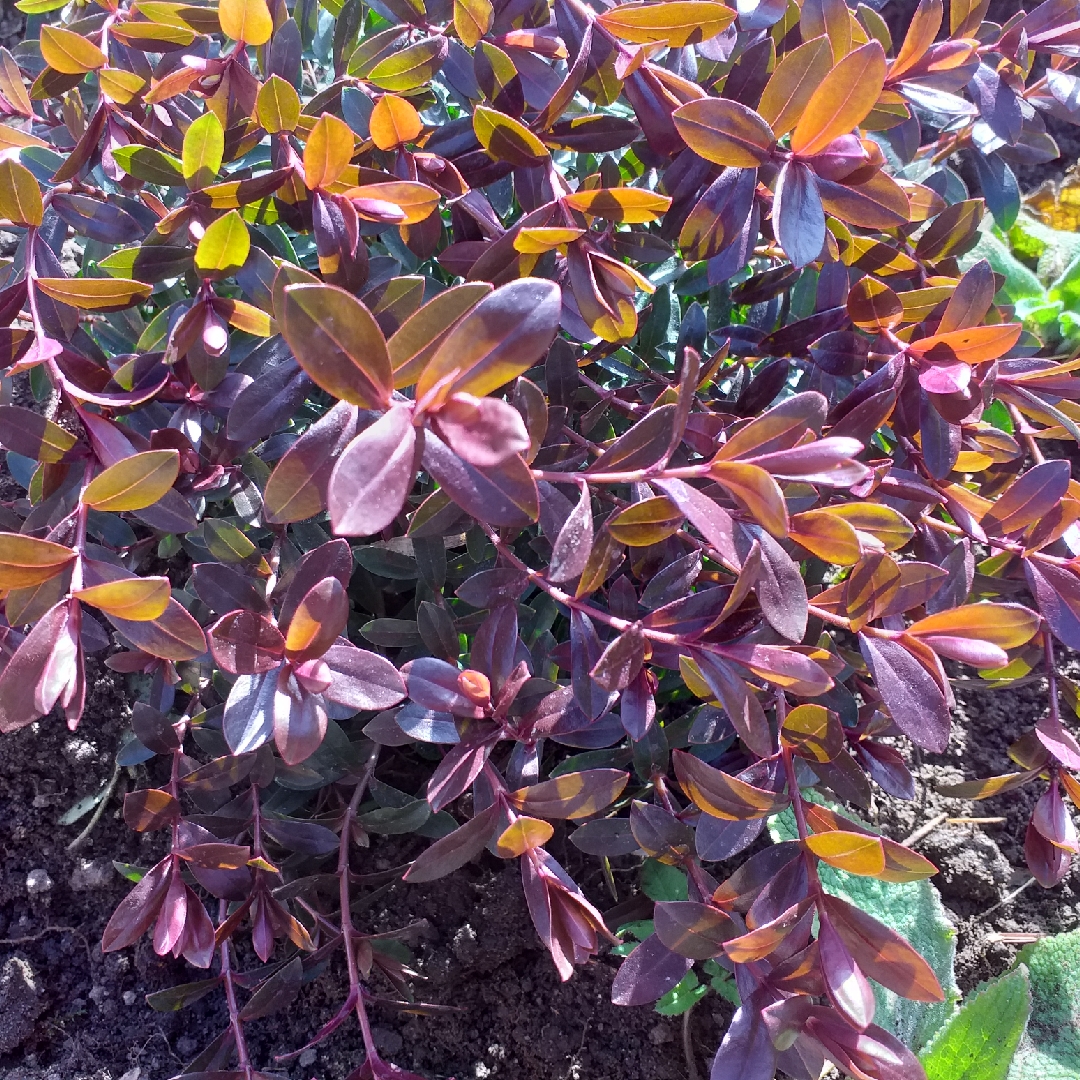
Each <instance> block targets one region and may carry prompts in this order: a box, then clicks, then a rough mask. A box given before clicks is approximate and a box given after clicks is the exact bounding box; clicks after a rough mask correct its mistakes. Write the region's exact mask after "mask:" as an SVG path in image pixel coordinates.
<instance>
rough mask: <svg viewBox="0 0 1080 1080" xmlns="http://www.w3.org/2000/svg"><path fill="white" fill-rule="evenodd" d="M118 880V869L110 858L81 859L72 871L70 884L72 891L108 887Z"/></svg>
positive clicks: (86, 890)
mask: <svg viewBox="0 0 1080 1080" xmlns="http://www.w3.org/2000/svg"><path fill="white" fill-rule="evenodd" d="M115 880H117V877H116V871H115V870H114V869H113V866H112V863H111V862H110V861H109V860H108V859H80V860H79V861H78V864H77V865H76V867H75V869H74V870H72V872H71V877H70V878H69V879H68V885H69V886H70V887H71V891H72V892H88V891H90V890H94V889H107V888H108V887H109V886H110V885H111V884H112V883H113V881H115Z"/></svg>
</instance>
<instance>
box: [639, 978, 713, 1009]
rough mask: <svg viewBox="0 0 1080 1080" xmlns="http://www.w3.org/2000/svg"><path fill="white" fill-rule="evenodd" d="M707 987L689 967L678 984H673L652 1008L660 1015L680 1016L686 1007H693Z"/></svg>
mask: <svg viewBox="0 0 1080 1080" xmlns="http://www.w3.org/2000/svg"><path fill="white" fill-rule="evenodd" d="M708 992H709V987H708V986H707V985H704V984H702V982H701V980H700V979H699V978H698V977H697V974H696V973H695V972H694V970H693V968H691V969H690V970H689V971H688V972H687V973H686V974H685V975H684V976H683V977H682V982H680V983H679V984H678V986H673V987H672V988H671V989H670V990H669V991H668V992H667V993H666V994H665V995H664V996H663V997H662V998H660V1000H659V1001H657V1003H656V1004H655V1005H654V1006H653V1008H654V1009H655V1010H656V1011H657V1012H658V1013H659V1014H660V1015H661V1016H681V1015H682V1014H683V1013H684V1012H686V1011H687V1009H691V1008H693V1007H694V1006H695V1005H696V1004H697V1003H698V1002H699V1001H700V1000H701V999H702V998H703V997H704V996H705V995H706V994H707V993H708Z"/></svg>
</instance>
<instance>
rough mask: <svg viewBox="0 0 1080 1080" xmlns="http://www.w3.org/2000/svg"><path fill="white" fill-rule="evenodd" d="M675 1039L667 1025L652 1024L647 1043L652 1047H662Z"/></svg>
mask: <svg viewBox="0 0 1080 1080" xmlns="http://www.w3.org/2000/svg"><path fill="white" fill-rule="evenodd" d="M674 1038H675V1036H674V1035H672V1033H671V1029H670V1028H669V1027H668V1025H667V1024H664V1023H660V1024H654V1025H653V1026H652V1027H651V1028H649V1042H651V1043H652V1044H653V1046H663V1045H664V1043H669V1042H671V1041H672V1040H673V1039H674Z"/></svg>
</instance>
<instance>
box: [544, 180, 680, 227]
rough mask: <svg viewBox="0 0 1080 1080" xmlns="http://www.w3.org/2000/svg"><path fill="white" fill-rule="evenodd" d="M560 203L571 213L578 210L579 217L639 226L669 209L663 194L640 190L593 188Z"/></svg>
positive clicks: (665, 196)
mask: <svg viewBox="0 0 1080 1080" xmlns="http://www.w3.org/2000/svg"><path fill="white" fill-rule="evenodd" d="M563 203H564V205H566V206H569V207H570V209H571V210H580V211H581V212H582V213H583V214H591V215H592V216H593V217H600V218H604V219H606V220H607V221H621V222H626V223H627V224H630V225H642V224H644V223H645V222H648V221H655V220H656V219H657V218H658V217H660V216H662V215H663V214H665V213H666V212H667V209H668V207H669V206H671V199H670V198H669V197H668V196H667V195H657V193H656V192H655V191H644V190H643V189H641V188H593V189H591V190H588V191H576V192H574V194H573V195H567V196H566V197H565V198H564V199H563Z"/></svg>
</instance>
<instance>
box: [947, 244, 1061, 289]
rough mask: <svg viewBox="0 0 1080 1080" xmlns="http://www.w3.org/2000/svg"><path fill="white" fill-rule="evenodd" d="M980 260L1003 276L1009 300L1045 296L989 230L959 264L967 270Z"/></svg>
mask: <svg viewBox="0 0 1080 1080" xmlns="http://www.w3.org/2000/svg"><path fill="white" fill-rule="evenodd" d="M980 259H985V260H986V261H987V262H988V263H989V264H990V266H991V267H992V268H993V269H994V270H995V271H997V273H999V274H1002V275H1004V277H1005V285H1004V290H1005V292H1006V293H1008V295H1009V298H1010V299H1011V300H1021V299H1023V298H1024V297H1029V296H1037V297H1043V296H1044V295H1045V294H1044V291H1043V287H1042V284H1041V283H1040V281H1039V279H1038V278H1037V277H1036V276H1035V275H1034V274H1033V273H1032V272H1031V271H1030V270H1029V269H1028V268H1027V267H1026V266H1024V264H1023V263H1022V262H1020V261H1019V260H1018V259H1016V258H1015V257H1014V256H1013V254H1012V252H1011V251H1009V249H1008V248H1007V247H1006V246H1005V245H1004V244H1003V243H1002V242H1001V241H1000V240H999V239H998V238H997V237H996V236H995V235H994V234H993V233H992V232H990V230H989V229H986V230H984V231H983V232H981V233H980V234H979V241H978V243H977V244H976V245H975V246H974V247H973V248H972V249H971V250H970V251H969V252H968V253H967V254H966V255H964V256H963V257H962V258H961V259H960V260H959V262H960V266H961V268H962V269H964V270H967V269H969V268H970V267H972V266H974V265H975V264H976V263H977V262H978V261H979V260H980Z"/></svg>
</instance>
